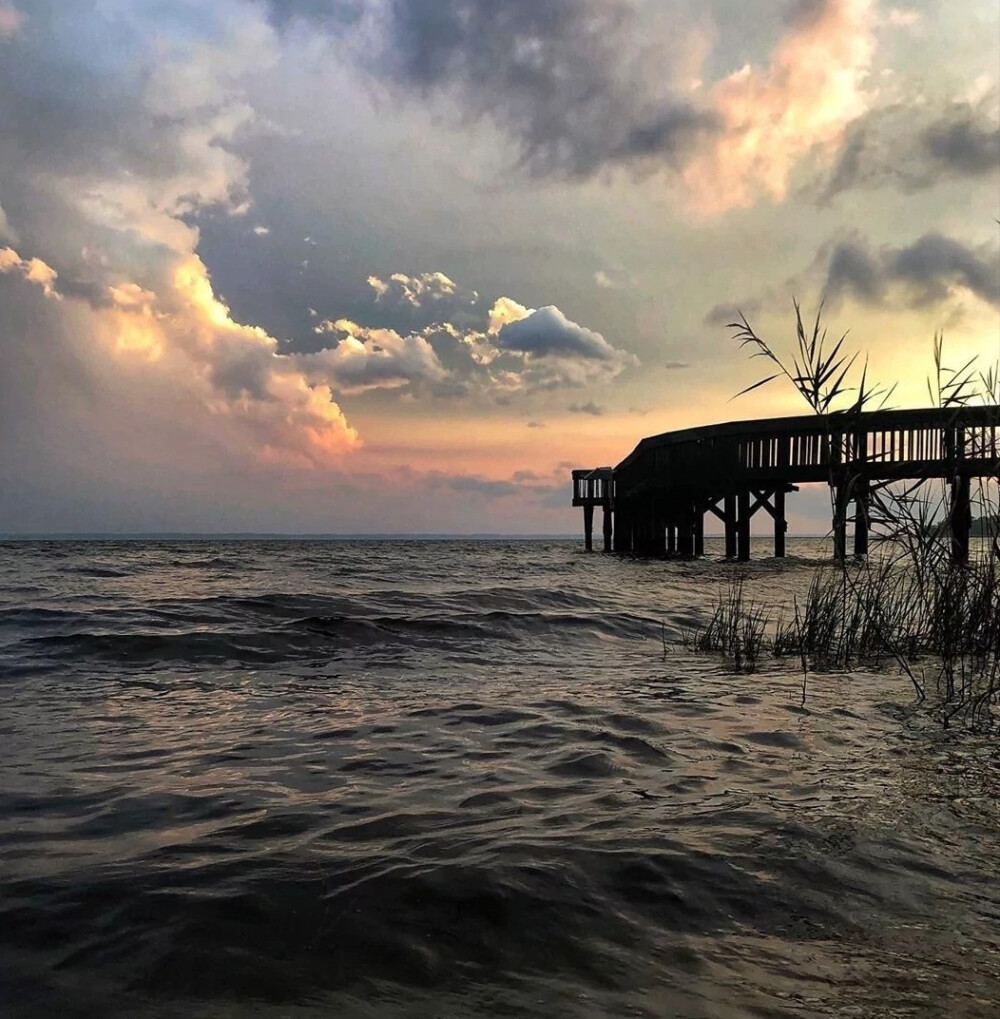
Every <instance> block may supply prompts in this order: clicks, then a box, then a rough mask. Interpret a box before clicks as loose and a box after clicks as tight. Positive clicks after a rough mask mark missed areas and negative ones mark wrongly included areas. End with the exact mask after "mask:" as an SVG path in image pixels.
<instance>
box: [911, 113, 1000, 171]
mask: <svg viewBox="0 0 1000 1019" xmlns="http://www.w3.org/2000/svg"><path fill="white" fill-rule="evenodd" d="M920 140H921V143H922V144H923V146H924V148H925V150H926V151H927V153H928V155H929V156H930V157H931V158H932V159H934V160H936V161H937V162H938V163H939V164H941V166H943V167H946V168H947V169H949V170H951V171H953V172H954V173H956V174H960V175H961V176H964V177H978V176H980V175H983V174H987V173H991V172H992V171H994V170H996V169H998V168H1000V127H996V126H993V125H990V124H985V123H983V122H982V121H978V122H977V120H976V118H975V116H974V115H973V112H972V110H971V109H969V108H966V109H964V110H959V111H957V116H956V115H954V114H953V116H952V117H951V118H942V119H941V120H940V121H938V122H937V123H935V124H932V125H931V126H930V127H929V128H928V129H927V130H926V131H925V132H924V133H923V135H922V136H921V139H920Z"/></svg>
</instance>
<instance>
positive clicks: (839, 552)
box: [833, 485, 850, 562]
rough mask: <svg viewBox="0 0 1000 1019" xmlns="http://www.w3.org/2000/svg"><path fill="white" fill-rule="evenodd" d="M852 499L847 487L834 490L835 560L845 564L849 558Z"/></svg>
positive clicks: (839, 486) (842, 486)
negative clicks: (848, 541) (848, 521)
mask: <svg viewBox="0 0 1000 1019" xmlns="http://www.w3.org/2000/svg"><path fill="white" fill-rule="evenodd" d="M849 497H850V493H849V491H848V487H847V485H836V486H835V487H834V490H833V558H834V559H836V560H837V561H838V562H843V560H844V559H846V558H847V502H848V499H849Z"/></svg>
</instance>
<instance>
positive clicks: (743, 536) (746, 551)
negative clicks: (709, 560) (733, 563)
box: [736, 488, 750, 563]
mask: <svg viewBox="0 0 1000 1019" xmlns="http://www.w3.org/2000/svg"><path fill="white" fill-rule="evenodd" d="M737 501H738V504H739V511H738V514H737V523H736V530H737V541H736V558H737V559H738V560H739V561H740V562H741V563H746V562H749V561H750V491H749V489H746V488H741V489H740V493H739V497H738V500H737Z"/></svg>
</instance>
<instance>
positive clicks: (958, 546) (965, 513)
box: [951, 478, 972, 565]
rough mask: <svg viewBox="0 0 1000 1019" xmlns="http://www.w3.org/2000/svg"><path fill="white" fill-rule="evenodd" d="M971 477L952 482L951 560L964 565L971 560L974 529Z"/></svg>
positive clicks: (955, 479) (956, 479)
mask: <svg viewBox="0 0 1000 1019" xmlns="http://www.w3.org/2000/svg"><path fill="white" fill-rule="evenodd" d="M971 489H972V479H971V478H954V479H952V482H951V561H952V562H953V563H956V564H961V565H964V564H966V563H968V561H969V534H970V532H971V530H972V503H971Z"/></svg>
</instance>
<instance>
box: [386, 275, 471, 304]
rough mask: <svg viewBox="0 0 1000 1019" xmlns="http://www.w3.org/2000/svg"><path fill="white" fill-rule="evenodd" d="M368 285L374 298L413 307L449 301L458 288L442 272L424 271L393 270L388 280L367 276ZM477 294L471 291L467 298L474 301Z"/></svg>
mask: <svg viewBox="0 0 1000 1019" xmlns="http://www.w3.org/2000/svg"><path fill="white" fill-rule="evenodd" d="M368 285H369V286H370V287H371V288H372V290H374V291H375V296H376V300H379V301H382V300H389V301H393V300H394V301H398V302H401V303H404V304H409V305H411V306H412V307H414V308H420V307H422V306H423V305H425V304H433V303H436V302H440V301H451V300H452V299H454V297H455V296H456V293H457V290H458V288H457V287H456V285H455V282H454V280H451V279H449V278H448V277H447V276H445V274H444V273H443V272H425V273H421V274H420V275H419V276H407V275H406V274H405V273H402V272H395V273H393V274H392V275H391V276H390V277H389V279H388V280H382V279H379V277H378V276H369V277H368ZM477 296H478V295H477V294H476V293H475V291H473V292H472V294H471V297H470V298H469V299H470V300H472V301H474V300H475V299H476V297H477Z"/></svg>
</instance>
